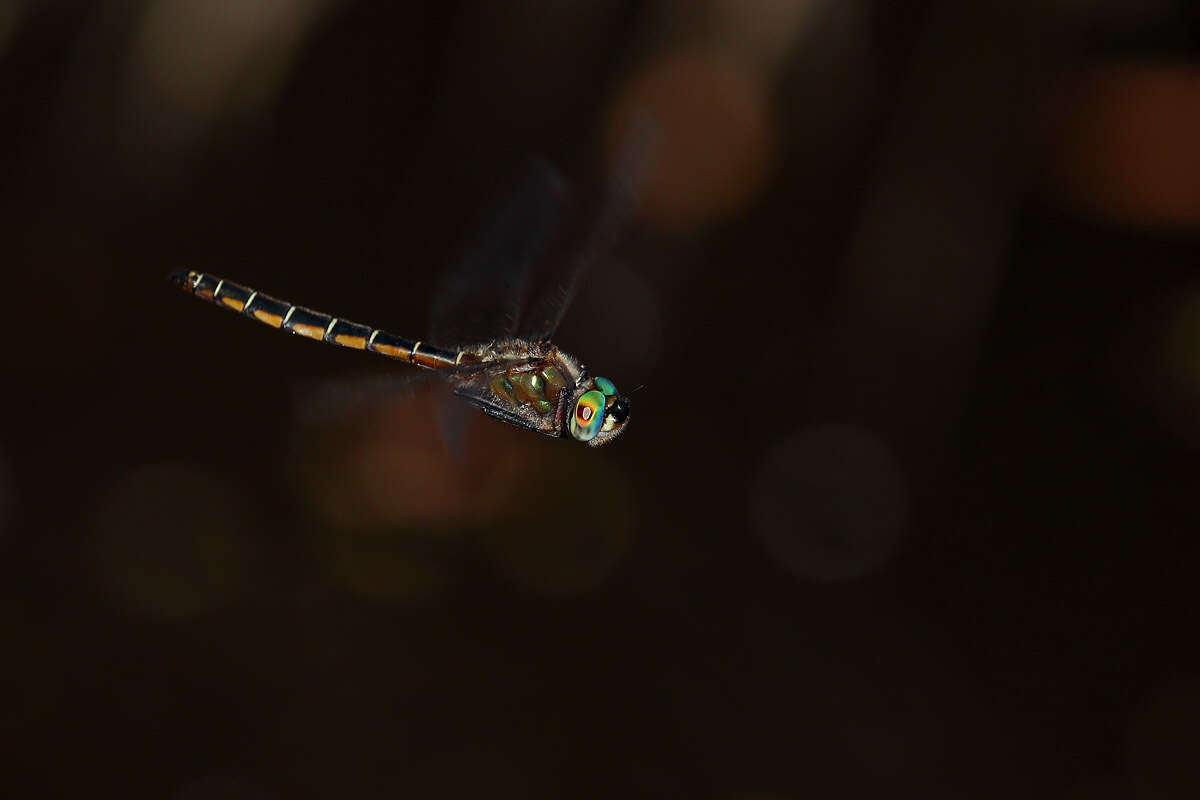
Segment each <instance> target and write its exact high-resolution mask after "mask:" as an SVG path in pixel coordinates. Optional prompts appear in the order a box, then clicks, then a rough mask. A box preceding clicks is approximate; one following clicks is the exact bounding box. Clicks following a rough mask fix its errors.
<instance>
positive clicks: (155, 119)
mask: <svg viewBox="0 0 1200 800" xmlns="http://www.w3.org/2000/svg"><path fill="white" fill-rule="evenodd" d="M326 4H327V0H239V2H227V1H226V0H154V1H153V2H151V3H149V4H148V5H147V6H146V11H145V15H144V17H143V19H142V21H141V28H140V31H139V34H140V35H139V39H138V47H137V51H136V54H135V58H134V60H133V63H132V65H131V67H132V71H131V74H130V80H129V86H128V88H127V94H128V102H129V109H128V111H129V112H130V114H131V118H130V120H129V124H128V126H127V129H126V131H125V133H126V135H127V136H129V137H130V138H131V139H133V140H134V141H136V142H137V143H139V144H140V145H141V147H140V148H137V149H139V150H142V149H145V148H146V147H147V146H149V147H150V149H151V150H152V151H153V152H156V153H160V154H162V153H174V152H182V150H183V148H186V147H188V146H189V145H191V144H193V143H194V142H196V141H198V140H199V139H201V138H203V136H204V135H206V134H207V133H208V132H209V131H210V130H211V129H212V127H213V122H214V121H215V119H216V118H217V117H218V116H219V115H221V114H224V113H227V112H231V111H232V112H236V113H237V114H238V115H241V116H251V115H253V114H255V113H259V112H261V111H262V110H263V109H264V108H265V107H266V106H267V105H268V103H269V102H270V101H271V100H272V99H273V98H274V96H275V95H276V93H277V91H278V89H279V88H280V86H281V85H282V84H283V80H284V78H285V77H286V75H287V73H288V71H289V70H290V68H291V65H292V61H293V58H294V56H295V54H296V52H298V50H299V47H300V45H301V44H302V42H303V39H304V35H305V34H306V32H307V31H308V29H309V28H310V26H311V25H312V24H313V23H314V22H315V21H316V20H317V19H318V17H319V14H320V12H321V11H322V10H323V8H324V7H325V6H326Z"/></svg>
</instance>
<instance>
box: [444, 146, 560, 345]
mask: <svg viewBox="0 0 1200 800" xmlns="http://www.w3.org/2000/svg"><path fill="white" fill-rule="evenodd" d="M566 200H567V190H566V183H565V182H564V181H563V179H562V176H560V175H559V173H558V172H557V171H556V170H555V169H554V168H553V167H551V166H550V165H549V164H547V163H546V162H545V161H542V160H540V159H531V160H530V162H529V163H528V164H527V165H526V167H525V169H524V171H523V174H522V177H521V180H520V182H519V184H518V185H517V187H516V189H515V191H513V192H512V194H511V195H510V196H509V197H508V199H507V201H506V202H505V203H504V204H503V206H502V207H501V208H500V209H499V211H498V212H496V213H495V215H494V217H493V218H492V221H491V223H490V225H488V227H487V228H486V229H485V230H484V231H483V234H482V236H481V237H480V239H479V240H478V242H477V243H476V244H475V246H474V247H473V249H472V250H471V254H470V256H469V257H468V258H467V259H465V260H464V261H463V262H462V264H461V265H460V266H459V267H458V268H457V269H455V270H453V271H451V272H449V273H447V274H446V275H445V277H444V278H443V279H442V281H441V283H440V285H439V286H438V288H437V290H436V291H435V293H434V296H433V301H432V303H431V306H430V313H429V339H430V341H431V342H432V343H433V344H435V345H438V346H440V347H446V348H450V347H454V346H457V345H462V344H470V343H478V342H487V341H491V340H493V339H497V338H504V337H508V336H512V335H513V334H514V333H515V332H516V330H517V327H518V325H519V324H520V320H521V311H522V309H523V308H524V306H525V302H526V299H527V295H528V292H529V280H530V271H531V269H532V266H533V264H534V262H535V261H536V260H537V259H538V257H539V255H540V254H541V253H542V251H543V250H544V249H545V246H546V242H547V240H548V239H549V237H550V234H551V233H552V231H553V230H554V228H555V227H556V225H557V224H558V220H559V216H560V214H561V211H562V207H563V205H564V204H565V202H566Z"/></svg>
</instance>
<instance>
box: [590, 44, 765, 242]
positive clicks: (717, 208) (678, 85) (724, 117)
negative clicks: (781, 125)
mask: <svg viewBox="0 0 1200 800" xmlns="http://www.w3.org/2000/svg"><path fill="white" fill-rule="evenodd" d="M647 116H648V117H650V119H651V120H652V121H653V122H654V124H655V125H656V126H657V133H658V140H657V141H656V146H655V149H654V152H653V153H652V154H651V156H650V157H651V163H650V167H649V168H650V172H651V175H650V179H649V186H648V187H647V188H646V189H645V191H644V193H643V196H642V198H641V208H640V209H639V212H640V213H641V214H642V215H643V217H645V218H646V219H647V220H648V221H650V222H652V223H654V224H656V225H659V226H661V227H663V228H666V229H687V228H692V227H696V226H701V225H706V224H710V223H713V222H717V221H720V220H724V219H728V218H729V217H731V216H733V215H735V214H737V213H739V212H741V211H743V210H745V209H746V208H747V207H748V206H749V205H750V204H751V203H753V202H754V201H755V200H756V199H757V198H758V196H759V195H760V193H761V192H762V191H763V189H764V187H765V186H766V183H767V179H768V177H769V171H770V167H771V163H772V156H773V143H774V138H775V136H774V131H773V121H772V119H771V112H770V107H769V103H768V99H767V86H766V84H765V82H764V81H763V80H762V79H761V78H759V77H758V76H756V75H755V74H753V73H752V72H751V71H750V70H748V69H744V68H741V67H739V66H738V65H737V63H736V62H734V61H733V60H731V59H726V58H723V57H722V56H720V55H718V54H716V53H711V52H699V51H697V52H675V53H671V54H668V55H666V56H664V57H662V58H660V59H658V60H656V61H653V62H650V63H649V64H647V65H646V66H645V68H644V69H642V70H641V71H640V72H639V73H637V74H636V75H634V76H633V78H632V79H631V80H630V81H629V82H628V83H627V84H626V85H625V86H624V87H623V88H622V89H621V91H620V93H619V94H618V97H617V100H616V103H615V105H614V108H613V112H612V114H611V116H610V118H609V122H608V130H607V142H608V153H609V154H610V161H615V160H616V159H617V158H619V154H620V153H622V152H623V151H622V146H621V145H622V144H623V143H624V142H625V141H627V139H628V136H629V132H630V131H631V130H634V129H635V128H634V126H636V125H639V124H641V123H642V121H643V120H644V119H645V117H647ZM618 166H619V165H618Z"/></svg>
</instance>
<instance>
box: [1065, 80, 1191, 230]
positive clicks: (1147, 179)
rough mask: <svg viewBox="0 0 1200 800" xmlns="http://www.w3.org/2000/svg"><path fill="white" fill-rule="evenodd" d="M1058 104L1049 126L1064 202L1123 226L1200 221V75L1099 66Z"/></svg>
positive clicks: (1071, 87) (1184, 223) (1074, 86)
mask: <svg viewBox="0 0 1200 800" xmlns="http://www.w3.org/2000/svg"><path fill="white" fill-rule="evenodd" d="M1056 102H1057V105H1056V107H1055V108H1054V109H1053V110H1052V111H1051V113H1050V115H1049V122H1048V126H1047V127H1048V135H1049V137H1050V141H1051V142H1052V143H1053V146H1052V158H1051V167H1052V168H1051V169H1050V170H1049V171H1048V173H1047V175H1048V178H1049V183H1050V188H1051V191H1052V192H1053V193H1054V194H1055V196H1056V197H1058V198H1059V199H1060V200H1061V201H1063V202H1064V203H1065V204H1067V205H1070V206H1072V207H1073V208H1076V209H1079V210H1081V211H1083V212H1085V213H1089V214H1093V215H1097V216H1101V217H1103V218H1106V219H1110V220H1117V221H1121V222H1127V223H1134V224H1150V225H1163V224H1166V225H1188V226H1190V225H1195V224H1197V223H1198V222H1200V151H1197V149H1196V142H1197V141H1200V69H1196V68H1195V67H1188V66H1178V65H1141V64H1126V65H1106V66H1100V67H1092V68H1090V69H1088V70H1087V71H1085V72H1083V73H1081V74H1080V75H1078V76H1076V77H1075V79H1074V80H1073V81H1072V82H1071V84H1070V85H1069V87H1068V88H1067V90H1066V91H1065V92H1064V93H1063V94H1062V95H1061V96H1060V97H1058V98H1056Z"/></svg>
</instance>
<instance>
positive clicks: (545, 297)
mask: <svg viewBox="0 0 1200 800" xmlns="http://www.w3.org/2000/svg"><path fill="white" fill-rule="evenodd" d="M660 138H661V137H660V135H659V130H658V127H657V125H656V124H655V123H654V122H653V120H651V119H650V118H648V117H643V118H640V119H638V120H637V121H636V123H635V124H634V125H633V126H632V127H631V130H630V132H629V133H628V134H627V135H626V136H625V139H624V140H623V141H622V143H621V150H620V152H619V153H618V155H617V164H616V169H615V171H614V172H613V175H612V176H611V179H610V181H609V185H608V188H607V190H606V192H605V197H604V200H603V205H602V206H601V208H600V211H599V213H598V214H597V216H596V221H595V223H594V224H593V225H592V227H591V229H590V230H589V231H588V232H587V234H586V236H585V237H584V239H583V242H582V244H581V245H580V246H579V247H577V248H576V250H575V252H574V254H573V255H572V256H570V257H567V258H564V259H562V261H561V263H560V264H555V265H553V266H555V267H558V271H557V273H555V274H551V275H548V276H546V279H545V280H543V281H541V282H542V283H544V284H545V286H544V289H543V291H542V292H541V293H540V294H539V295H538V296H537V297H535V298H533V300H532V302H531V303H530V305H529V308H528V310H527V312H526V313H525V314H524V316H523V318H522V320H521V323H520V325H519V327H518V328H517V335H518V336H519V337H520V338H522V339H526V340H528V341H535V342H542V341H547V340H549V339H550V337H551V336H553V335H554V331H555V330H557V329H558V326H559V323H561V322H562V319H563V316H564V315H565V314H566V312H567V309H568V308H569V307H570V305H571V301H572V300H574V299H575V293H576V292H577V291H578V290H579V283H580V281H581V280H582V278H583V276H584V275H585V274H586V273H587V272H588V270H589V269H591V268H592V266H593V265H594V264H595V263H596V262H597V261H601V260H603V259H604V258H607V257H608V255H609V254H610V253H611V251H612V249H613V246H614V245H615V244H616V243H617V242H618V241H620V239H621V238H622V237H623V236H624V235H625V232H626V230H627V229H628V227H629V225H630V224H631V222H632V220H633V215H634V213H635V212H636V211H637V206H638V201H639V199H640V197H641V195H642V194H643V193H644V191H645V187H646V184H647V181H648V179H649V175H650V168H651V166H652V165H653V161H654V158H655V156H656V154H657V152H658V145H659V140H660Z"/></svg>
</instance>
